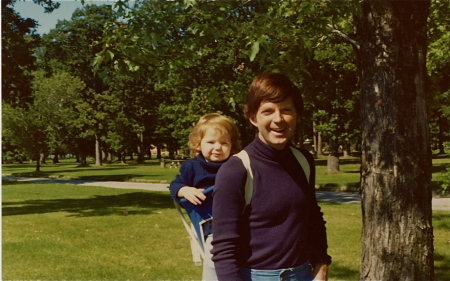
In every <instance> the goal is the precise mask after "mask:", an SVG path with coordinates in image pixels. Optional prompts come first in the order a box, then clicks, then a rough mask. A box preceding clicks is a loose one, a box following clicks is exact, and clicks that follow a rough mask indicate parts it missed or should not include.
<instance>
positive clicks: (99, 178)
mask: <svg viewBox="0 0 450 281" xmlns="http://www.w3.org/2000/svg"><path fill="white" fill-rule="evenodd" d="M112 170H119V171H120V170H121V169H120V168H117V169H109V170H108V172H111V171H112ZM65 172H73V170H67V171H57V172H33V173H12V174H11V177H36V178H44V179H47V178H52V179H55V180H58V179H60V180H67V179H71V180H80V181H83V180H84V181H121V182H125V181H131V180H133V179H142V180H144V179H145V178H144V179H143V178H142V174H118V175H112V174H110V173H107V174H104V175H90V176H64V175H63V174H64V173H65ZM151 175H152V177H155V178H160V177H164V175H161V174H151ZM154 181H158V180H154ZM159 181H162V180H159ZM59 183H65V182H59ZM75 184H76V183H75Z"/></svg>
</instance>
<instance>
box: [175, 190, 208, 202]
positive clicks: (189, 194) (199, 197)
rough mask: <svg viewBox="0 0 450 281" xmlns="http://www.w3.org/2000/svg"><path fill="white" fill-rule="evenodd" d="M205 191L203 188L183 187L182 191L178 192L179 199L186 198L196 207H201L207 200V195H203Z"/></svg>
mask: <svg viewBox="0 0 450 281" xmlns="http://www.w3.org/2000/svg"><path fill="white" fill-rule="evenodd" d="M203 190H204V189H203V188H195V187H192V186H183V187H182V188H180V190H178V197H180V198H186V199H187V200H188V201H189V202H191V203H192V204H194V205H200V204H202V202H203V201H204V200H205V199H206V195H205V194H203V193H202V191H203Z"/></svg>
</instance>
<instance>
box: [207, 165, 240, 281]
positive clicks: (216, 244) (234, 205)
mask: <svg viewBox="0 0 450 281" xmlns="http://www.w3.org/2000/svg"><path fill="white" fill-rule="evenodd" d="M246 179H247V171H246V169H245V168H244V165H243V164H242V161H241V160H240V159H239V158H238V157H231V158H230V159H229V160H228V162H226V163H225V164H224V165H223V166H222V167H221V168H220V170H219V172H218V174H217V177H216V183H215V187H214V193H213V216H214V219H213V242H212V245H213V250H212V251H211V253H212V254H213V258H212V260H213V261H214V266H215V268H216V273H217V277H218V280H220V281H235V280H242V277H241V275H240V273H239V266H238V260H237V248H238V247H237V245H238V240H239V236H240V234H239V222H240V219H241V214H242V210H243V208H244V206H245V200H244V186H245V181H246Z"/></svg>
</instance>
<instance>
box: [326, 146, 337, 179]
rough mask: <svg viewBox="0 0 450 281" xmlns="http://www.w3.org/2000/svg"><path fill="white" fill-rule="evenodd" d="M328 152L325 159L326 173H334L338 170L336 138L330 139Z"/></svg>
mask: <svg viewBox="0 0 450 281" xmlns="http://www.w3.org/2000/svg"><path fill="white" fill-rule="evenodd" d="M329 145H330V154H328V159H327V173H328V174H334V173H337V172H339V150H338V142H337V141H336V140H330V144H329Z"/></svg>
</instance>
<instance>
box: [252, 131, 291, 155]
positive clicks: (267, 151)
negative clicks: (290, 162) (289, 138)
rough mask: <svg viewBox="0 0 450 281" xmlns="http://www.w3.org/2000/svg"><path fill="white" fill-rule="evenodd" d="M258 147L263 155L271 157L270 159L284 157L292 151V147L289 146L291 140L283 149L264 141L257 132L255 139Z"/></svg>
mask: <svg viewBox="0 0 450 281" xmlns="http://www.w3.org/2000/svg"><path fill="white" fill-rule="evenodd" d="M253 143H254V145H255V147H256V149H257V150H258V151H259V152H260V153H261V154H262V156H263V157H265V158H269V159H283V158H285V157H286V156H287V155H289V154H290V153H291V149H290V148H289V142H288V144H286V146H285V147H284V148H283V149H281V150H278V149H275V148H273V147H271V146H270V145H268V144H266V143H264V142H263V141H262V140H261V139H260V138H259V136H258V134H256V136H255V140H254V141H253Z"/></svg>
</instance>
